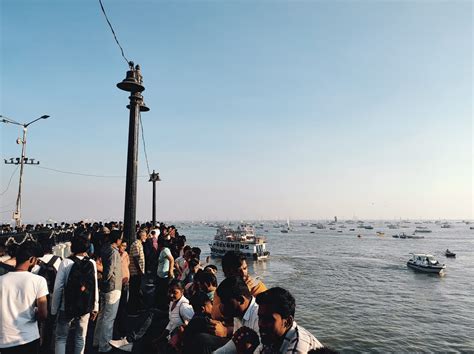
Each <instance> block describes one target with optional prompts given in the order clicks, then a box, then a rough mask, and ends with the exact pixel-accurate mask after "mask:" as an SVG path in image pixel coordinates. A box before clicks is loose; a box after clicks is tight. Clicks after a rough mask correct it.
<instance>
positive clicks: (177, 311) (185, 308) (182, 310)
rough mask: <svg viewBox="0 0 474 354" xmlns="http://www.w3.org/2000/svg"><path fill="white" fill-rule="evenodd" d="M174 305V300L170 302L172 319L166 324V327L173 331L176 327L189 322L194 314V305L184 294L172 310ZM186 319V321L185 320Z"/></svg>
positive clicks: (170, 316)
mask: <svg viewBox="0 0 474 354" xmlns="http://www.w3.org/2000/svg"><path fill="white" fill-rule="evenodd" d="M172 307H173V302H171V303H170V307H169V318H170V321H169V322H168V325H167V326H166V329H167V330H168V331H169V332H170V333H171V332H173V330H174V329H176V328H177V327H179V326H182V325H183V324H186V325H187V324H188V322H189V321H190V320H191V318H193V316H194V310H193V307H192V306H191V305H190V304H189V300H188V299H186V298H185V297H184V296H181V299H179V300H178V303H177V304H176V306H175V307H174V308H173V310H171V308H172ZM183 321H184V322H183Z"/></svg>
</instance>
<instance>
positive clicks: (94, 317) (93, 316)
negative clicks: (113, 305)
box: [90, 311, 97, 321]
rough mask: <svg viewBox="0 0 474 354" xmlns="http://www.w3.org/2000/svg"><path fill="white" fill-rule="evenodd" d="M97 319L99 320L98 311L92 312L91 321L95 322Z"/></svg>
mask: <svg viewBox="0 0 474 354" xmlns="http://www.w3.org/2000/svg"><path fill="white" fill-rule="evenodd" d="M96 318H97V311H92V312H91V316H90V319H91V321H95V319H96Z"/></svg>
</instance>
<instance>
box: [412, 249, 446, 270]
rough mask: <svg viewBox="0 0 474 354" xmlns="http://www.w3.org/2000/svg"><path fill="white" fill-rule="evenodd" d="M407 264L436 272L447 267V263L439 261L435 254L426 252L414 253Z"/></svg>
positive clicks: (415, 268) (413, 267) (417, 268)
mask: <svg viewBox="0 0 474 354" xmlns="http://www.w3.org/2000/svg"><path fill="white" fill-rule="evenodd" d="M407 266H408V267H409V268H412V269H414V270H417V271H420V272H425V273H436V274H439V273H441V272H443V271H444V270H445V269H446V265H444V264H441V263H439V262H438V261H437V260H436V259H435V257H434V256H433V255H431V254H424V253H412V257H411V259H409V260H408V262H407Z"/></svg>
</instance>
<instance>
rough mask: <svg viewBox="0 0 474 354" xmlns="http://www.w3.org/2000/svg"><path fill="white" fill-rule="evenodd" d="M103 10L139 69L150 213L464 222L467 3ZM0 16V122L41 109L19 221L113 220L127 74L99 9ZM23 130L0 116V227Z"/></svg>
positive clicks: (142, 189) (19, 2)
mask: <svg viewBox="0 0 474 354" xmlns="http://www.w3.org/2000/svg"><path fill="white" fill-rule="evenodd" d="M103 4H104V6H105V9H106V11H107V14H108V16H109V19H110V21H111V22H112V24H113V26H114V28H115V31H116V34H117V36H118V39H119V41H120V43H121V45H122V46H123V48H124V51H125V55H126V57H127V58H128V59H130V60H133V61H134V62H135V63H138V64H140V65H141V67H142V73H143V77H144V85H145V87H146V90H145V91H144V92H143V96H144V99H145V102H146V104H147V106H148V107H150V109H151V110H150V112H146V113H143V114H142V121H143V127H144V129H145V141H146V149H147V155H148V160H149V167H150V172H151V170H153V169H155V170H156V171H157V172H159V173H160V176H161V179H162V182H159V183H158V185H157V217H158V219H159V220H259V219H261V220H276V219H280V220H286V219H287V218H290V219H293V220H316V219H333V218H334V216H336V215H337V216H338V218H339V219H352V218H353V217H354V216H356V217H357V218H358V219H390V220H392V219H399V218H402V219H431V220H438V219H441V220H444V219H456V220H462V219H466V220H467V219H473V218H474V214H473V210H474V198H473V186H474V180H473V176H474V166H473V161H472V158H473V154H474V148H473V143H472V141H473V134H474V128H473V124H472V118H473V114H472V113H473V107H472V102H473V94H472V87H473V69H472V63H473V58H472V50H473V4H472V2H471V1H449V2H445V1H421V0H420V1H403V2H396V1H393V2H389V1H367V0H365V1H364V0H363V1H337V2H333V1H246V0H241V1H219V2H212V1H146V2H133V1H130V0H116V1H111V0H103ZM0 10H1V11H0V12H1V28H0V31H1V33H0V36H1V47H0V53H1V55H0V68H1V74H0V75H1V78H2V79H1V85H0V107H1V109H0V114H1V115H4V116H6V117H9V118H12V119H14V120H16V121H19V122H22V123H23V122H29V121H31V120H33V119H35V118H37V117H39V116H41V115H43V114H48V115H50V116H51V118H49V119H47V120H42V121H39V122H37V123H35V124H34V125H32V126H31V127H29V129H28V137H27V148H26V149H27V154H26V155H27V157H29V158H35V159H37V160H39V161H41V164H40V165H39V166H26V167H25V174H24V185H23V199H22V200H23V203H22V204H23V208H22V217H23V220H24V221H25V222H38V221H45V220H47V219H52V220H55V221H63V220H68V221H74V220H80V219H86V218H87V219H96V220H101V219H108V220H111V219H114V220H119V219H120V220H121V219H122V218H123V208H124V195H125V193H124V192H125V178H124V176H125V173H126V152H127V139H128V110H127V109H126V108H125V106H126V105H127V104H128V98H127V97H128V95H127V93H126V92H123V91H121V90H119V89H118V88H117V87H116V86H115V85H116V84H117V83H118V82H120V81H121V80H122V79H123V78H124V77H125V73H126V71H127V65H126V63H125V61H124V59H123V58H122V57H121V55H120V50H119V48H118V47H117V45H116V43H115V41H114V39H113V36H112V34H111V32H110V29H109V28H108V25H107V23H106V21H105V19H104V17H103V15H102V13H101V10H100V6H99V2H98V1H96V0H84V1H78V0H77V1H68V2H62V1H52V0H38V1H28V0H2V1H1V2H0ZM19 128H20V127H18V126H15V125H10V124H3V123H0V132H1V135H0V136H1V144H0V146H1V158H2V165H1V173H0V222H10V221H11V214H12V210H14V207H15V200H16V194H17V190H18V175H19V174H18V171H16V172H14V171H15V166H13V165H5V164H3V159H9V158H11V157H18V156H19V155H20V149H21V146H20V145H17V144H16V143H15V140H16V139H17V138H18V137H19V136H21V129H19ZM139 149H140V151H139V154H140V156H139V172H138V174H139V175H140V176H142V177H140V178H139V181H138V205H137V218H138V219H139V220H141V221H143V220H149V219H151V188H152V185H151V183H150V182H148V177H147V176H148V173H149V172H148V170H147V165H146V161H145V156H144V152H143V142H142V138H141V137H140V147H139ZM54 170H56V171H54ZM58 171H63V172H68V173H61V172H58ZM69 172H72V173H79V174H89V175H97V176H115V177H87V176H83V175H78V174H70V173H69ZM11 176H13V177H11ZM116 176H122V177H116ZM10 178H11V183H10V185H9V181H10ZM2 193H3V194H2Z"/></svg>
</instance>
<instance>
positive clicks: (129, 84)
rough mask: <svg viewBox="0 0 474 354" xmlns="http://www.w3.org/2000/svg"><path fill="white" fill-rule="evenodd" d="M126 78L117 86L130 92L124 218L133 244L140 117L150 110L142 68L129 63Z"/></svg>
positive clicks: (127, 233) (129, 242) (125, 233)
mask: <svg viewBox="0 0 474 354" xmlns="http://www.w3.org/2000/svg"><path fill="white" fill-rule="evenodd" d="M129 65H130V70H129V71H127V76H126V78H125V79H124V80H123V81H122V82H119V83H118V84H117V87H118V88H119V89H121V90H123V91H127V92H130V97H129V99H130V104H129V105H128V106H127V108H128V109H129V110H130V122H129V127H128V152H127V178H126V182H125V209H124V217H123V228H124V239H125V240H127V242H128V244H129V245H130V244H132V242H133V241H134V240H135V238H136V237H135V235H136V230H135V228H136V218H137V169H138V132H139V129H138V128H139V126H138V124H139V122H138V115H139V114H140V112H148V111H149V110H150V109H149V108H148V107H147V106H146V105H145V103H144V102H143V96H142V94H141V92H143V91H144V90H145V87H144V86H143V77H142V75H141V72H140V66H139V65H136V66H134V64H133V62H130V63H129Z"/></svg>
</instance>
